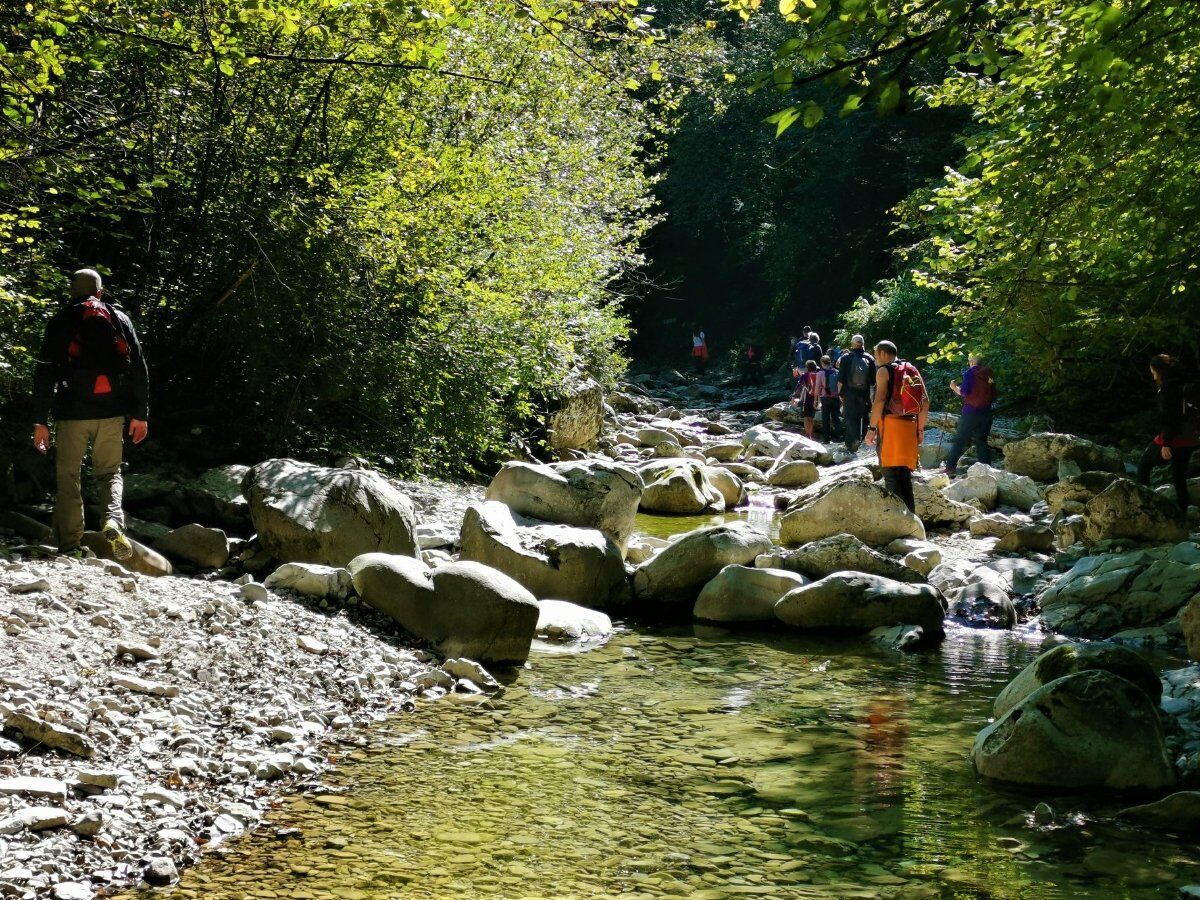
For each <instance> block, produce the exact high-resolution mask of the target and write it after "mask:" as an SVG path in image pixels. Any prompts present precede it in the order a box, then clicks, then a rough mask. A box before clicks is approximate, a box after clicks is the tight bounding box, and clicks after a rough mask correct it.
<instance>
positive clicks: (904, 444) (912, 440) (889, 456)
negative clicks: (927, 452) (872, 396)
mask: <svg viewBox="0 0 1200 900" xmlns="http://www.w3.org/2000/svg"><path fill="white" fill-rule="evenodd" d="M919 437H920V434H919V429H918V428H917V420H916V419H908V418H905V417H903V416H884V417H883V421H882V422H881V423H880V426H879V464H880V465H881V466H883V467H884V468H885V469H888V468H893V467H895V466H903V467H904V468H906V469H918V468H920V465H921V451H920V448H919V444H920V440H919Z"/></svg>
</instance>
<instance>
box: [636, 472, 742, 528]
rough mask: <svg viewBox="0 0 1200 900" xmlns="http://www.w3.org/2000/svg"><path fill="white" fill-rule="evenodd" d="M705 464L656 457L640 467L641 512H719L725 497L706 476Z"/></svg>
mask: <svg viewBox="0 0 1200 900" xmlns="http://www.w3.org/2000/svg"><path fill="white" fill-rule="evenodd" d="M708 472H709V469H708V467H707V466H702V465H699V464H697V463H695V462H693V461H692V460H684V459H670V460H656V461H654V462H651V463H647V464H646V465H644V466H642V467H641V469H640V470H639V473H640V474H641V476H642V479H643V480H644V481H645V483H646V489H645V490H644V491H643V492H642V502H641V506H640V508H641V509H642V511H643V512H650V513H660V514H665V515H673V516H694V515H697V514H699V513H702V512H704V511H706V510H708V511H710V512H723V511H724V510H725V497H724V496H723V495H722V494H721V492H720V491H719V490H718V489H717V486H716V485H715V484H713V483H712V481H711V480H710V479H709V477H708Z"/></svg>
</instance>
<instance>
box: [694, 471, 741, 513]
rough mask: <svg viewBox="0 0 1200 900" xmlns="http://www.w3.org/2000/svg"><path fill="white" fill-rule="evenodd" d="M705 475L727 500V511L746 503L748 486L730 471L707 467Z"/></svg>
mask: <svg viewBox="0 0 1200 900" xmlns="http://www.w3.org/2000/svg"><path fill="white" fill-rule="evenodd" d="M704 474H705V476H706V477H707V478H708V480H709V481H711V482H712V484H713V487H715V488H716V489H717V490H718V491H720V493H721V496H722V497H723V498H725V508H726V509H733V508H734V507H735V506H741V505H742V504H743V503H745V502H746V486H745V485H744V484H742V479H740V478H738V477H737V476H736V475H734V474H733V473H732V472H730V471H729V470H728V469H723V468H721V467H720V466H705V467H704Z"/></svg>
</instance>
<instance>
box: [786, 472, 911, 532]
mask: <svg viewBox="0 0 1200 900" xmlns="http://www.w3.org/2000/svg"><path fill="white" fill-rule="evenodd" d="M854 472H857V473H861V474H859V475H857V476H848V477H846V478H843V479H840V480H835V481H832V482H829V483H821V484H815V485H813V486H812V487H809V488H805V489H804V490H802V491H800V492H799V493H798V494H796V496H795V497H794V498H793V500H792V503H791V504H790V506H789V508H788V511H787V512H786V513H785V514H784V515H783V518H782V519H781V520H780V525H779V539H780V541H781V542H783V543H785V544H803V543H807V542H808V541H816V540H820V539H821V538H825V537H830V536H832V535H835V534H842V533H846V534H852V535H854V536H855V537H857V538H858V539H859V540H862V541H865V542H866V543H868V544H873V545H875V546H884V545H886V544H890V543H891V542H892V541H894V540H896V539H897V538H908V537H911V538H918V539H920V540H924V538H925V526H924V525H922V524H921V520H920V519H918V518H917V517H916V515H914V514H913V513H912V512H910V511H909V509H908V508H907V507H906V506H905V505H904V502H903V501H902V500H901V499H900V498H899V497H897V496H896V495H895V494H893V493H892V492H891V491H889V490H887V489H886V488H884V487H882V486H881V485H877V484H875V483H873V482H872V481H870V473H869V472H868V471H867V470H866V469H858V470H854Z"/></svg>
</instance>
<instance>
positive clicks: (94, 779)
mask: <svg viewBox="0 0 1200 900" xmlns="http://www.w3.org/2000/svg"><path fill="white" fill-rule="evenodd" d="M119 777H120V776H119V775H118V774H117V773H116V772H108V771H104V770H101V769H78V770H76V772H75V778H76V779H77V780H78V781H79V783H80V784H87V785H91V786H92V787H98V788H104V789H105V790H112V789H113V788H115V787H116V786H117V780H118V778H119Z"/></svg>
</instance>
